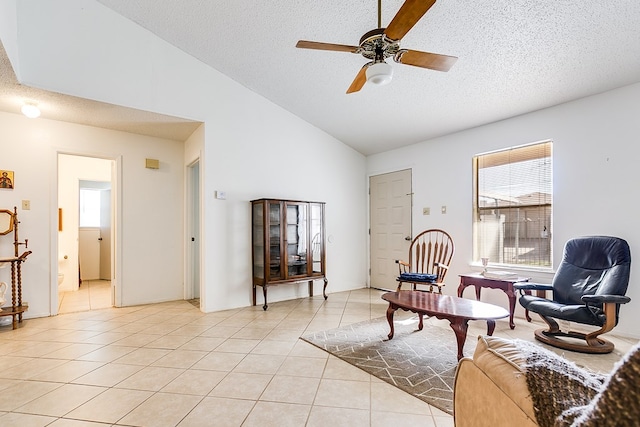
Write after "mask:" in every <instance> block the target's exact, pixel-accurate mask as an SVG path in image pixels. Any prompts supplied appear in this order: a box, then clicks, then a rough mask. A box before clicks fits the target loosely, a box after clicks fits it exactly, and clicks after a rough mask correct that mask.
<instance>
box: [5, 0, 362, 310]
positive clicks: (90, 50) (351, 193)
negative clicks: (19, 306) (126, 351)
mask: <svg viewBox="0 0 640 427" xmlns="http://www.w3.org/2000/svg"><path fill="white" fill-rule="evenodd" d="M7 1H9V0H7ZM11 3H14V4H15V6H14V8H15V9H16V10H17V19H16V21H17V25H16V27H17V33H18V34H17V35H16V34H14V33H13V32H12V31H11V29H12V27H11V25H7V26H5V28H4V31H3V29H2V28H0V36H1V37H2V41H3V43H5V41H6V42H8V43H10V44H11V43H15V44H18V45H19V49H18V48H17V47H15V46H12V47H10V48H8V49H7V53H8V55H9V56H10V59H11V61H12V63H13V64H18V65H19V68H20V75H19V77H20V78H21V79H22V83H25V84H29V85H34V86H37V87H41V88H45V89H49V90H55V91H58V92H61V93H66V94H71V95H76V96H80V97H84V98H89V99H96V100H100V101H105V102H110V103H113V104H117V105H124V106H129V107H134V108H140V109H144V110H148V111H154V112H158V113H163V114H170V115H174V116H178V117H186V118H192V119H197V120H201V121H203V122H204V123H205V126H204V128H202V129H201V130H200V132H202V133H203V140H201V144H200V142H198V143H197V144H196V145H197V146H198V147H199V148H201V149H200V150H199V151H201V153H202V156H203V157H202V161H201V173H202V179H203V181H202V204H203V208H202V209H203V216H202V218H203V224H202V228H201V229H202V230H203V237H204V239H203V242H204V247H203V252H202V256H203V259H202V265H203V274H202V277H203V280H204V290H203V296H202V299H203V301H202V303H203V307H204V309H205V310H206V311H212V310H220V309H227V308H232V307H240V306H246V305H248V304H250V302H251V280H250V276H249V275H250V272H251V266H250V262H251V253H250V251H249V244H250V236H251V235H250V232H249V227H250V224H249V201H250V200H251V199H254V198H260V197H281V198H292V199H303V200H318V201H324V202H326V203H327V206H326V212H327V235H331V236H333V243H332V244H330V245H329V246H328V248H327V265H328V266H327V274H328V278H329V288H328V289H327V290H328V292H336V291H341V290H347V289H354V288H359V287H362V286H364V285H365V284H366V230H367V224H366V212H367V199H366V181H365V180H364V179H363V177H364V176H365V158H364V156H362V155H361V154H359V153H357V152H355V151H354V150H352V149H351V148H349V147H347V146H345V145H344V144H342V143H341V142H339V141H337V140H336V139H335V138H332V137H330V136H329V135H327V134H325V133H324V132H321V131H320V130H318V129H317V128H315V127H313V126H311V125H309V124H308V123H306V122H304V121H302V120H301V119H300V118H298V117H296V116H294V115H292V114H291V113H289V112H287V111H285V110H283V109H282V108H280V107H278V106H276V105H274V104H272V103H271V102H269V101H267V100H266V99H264V98H262V97H260V96H259V95H257V94H255V93H253V92H251V91H250V90H248V89H246V88H244V87H242V86H241V85H239V84H238V83H237V82H235V81H233V80H231V79H229V78H227V77H226V76H224V75H222V74H221V73H219V72H217V71H216V70H213V69H211V68H210V67H208V66H205V65H204V64H202V63H201V62H199V61H197V60H196V59H194V58H192V57H190V56H188V55H186V54H185V53H184V52H182V51H180V50H178V49H176V48H175V47H173V46H170V45H168V44H167V43H166V42H164V41H162V40H160V39H158V38H157V37H155V36H154V35H153V34H151V33H149V32H148V31H146V30H144V29H142V28H140V27H139V26H137V25H136V24H134V23H133V22H131V21H129V20H127V19H124V18H122V17H121V16H119V15H117V14H115V13H114V12H113V11H111V10H110V9H107V8H106V7H104V6H103V5H101V4H99V3H97V2H95V1H88V0H61V1H57V2H55V3H52V2H49V1H43V0H21V1H19V2H16V1H15V0H14V1H13V2H11ZM0 24H2V22H1V21H0ZM10 24H11V23H10ZM7 34H8V35H7ZM113 34H118V35H119V36H118V37H113ZM11 52H14V53H13V57H12V54H11ZM205 129H206V131H204V130H205ZM187 150H188V156H189V161H191V158H192V157H193V152H194V151H192V147H191V145H189V148H188V149H187ZM196 151H198V150H196ZM149 157H152V156H149ZM181 161H184V162H187V157H186V156H184V159H183V156H181ZM180 168H181V173H182V176H184V169H185V168H184V163H183V164H182V165H181V166H180ZM216 190H224V191H226V192H227V200H216V199H215V198H214V191H216ZM123 191H124V192H125V194H126V195H130V197H134V196H136V195H139V196H140V198H141V199H142V197H143V196H144V194H143V193H140V194H138V193H132V192H131V190H129V189H128V187H124V189H123ZM134 203H136V202H134ZM180 208H181V209H182V208H183V207H182V204H181V206H180ZM143 212H144V211H141V213H143ZM136 219H138V218H136ZM128 226H130V225H129V224H127V223H125V224H123V227H128ZM123 233H126V230H125V231H123ZM123 256H124V257H126V256H131V254H124V255H123ZM136 276H137V275H136ZM305 289H306V286H305V285H299V286H297V287H295V286H283V287H278V288H274V289H273V291H272V292H270V293H269V299H270V301H277V300H283V299H290V298H295V297H297V296H302V295H304V294H305ZM319 292H320V291H319V290H318V293H319ZM133 297H135V298H139V297H142V295H138V294H136V295H135V296H134V295H132V298H133ZM152 297H153V295H149V294H147V295H146V298H147V299H149V298H152ZM176 297H178V296H176ZM180 297H181V296H180ZM135 298H134V299H135ZM136 300H138V299H136Z"/></svg>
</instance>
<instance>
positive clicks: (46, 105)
mask: <svg viewBox="0 0 640 427" xmlns="http://www.w3.org/2000/svg"><path fill="white" fill-rule="evenodd" d="M30 101H31V102H34V103H37V104H38V107H39V108H40V110H41V113H42V115H41V117H42V118H46V119H51V120H59V121H63V122H70V123H78V124H82V125H87V126H95V127H100V128H106V129H113V130H120V131H124V132H130V133H136V134H141V135H147V136H155V137H158V138H165V139H172V140H175V141H185V140H186V139H187V138H189V136H190V135H191V134H192V133H193V131H195V130H196V129H197V128H198V126H200V123H199V122H194V121H191V120H186V119H181V118H177V117H171V116H166V115H162V114H155V113H150V112H148V111H141V110H136V109H133V108H125V107H120V106H116V105H111V104H106V103H104V102H97V101H91V100H88V99H83V98H77V97H75V96H69V95H62V94H59V93H55V92H50V91H46V90H42V89H37V88H33V87H29V86H24V85H22V84H20V83H19V82H18V80H17V79H16V75H15V73H14V71H13V68H12V67H11V62H10V61H9V58H8V57H7V53H6V51H5V50H4V47H3V46H2V43H0V111H5V112H8V113H15V114H20V108H21V107H22V105H23V104H24V103H25V102H30Z"/></svg>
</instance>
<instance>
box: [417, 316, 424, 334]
mask: <svg viewBox="0 0 640 427" xmlns="http://www.w3.org/2000/svg"><path fill="white" fill-rule="evenodd" d="M422 318H423V314H422V313H418V319H419V320H420V321H419V322H418V330H419V331H421V330H422V328H423V327H424V322H423V321H422Z"/></svg>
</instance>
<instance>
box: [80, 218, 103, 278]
mask: <svg viewBox="0 0 640 427" xmlns="http://www.w3.org/2000/svg"><path fill="white" fill-rule="evenodd" d="M78 239H79V248H78V256H79V258H80V277H81V278H82V280H98V279H99V278H100V240H99V239H100V228H99V227H82V228H80V232H79V236H78Z"/></svg>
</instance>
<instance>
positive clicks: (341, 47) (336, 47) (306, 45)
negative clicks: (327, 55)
mask: <svg viewBox="0 0 640 427" xmlns="http://www.w3.org/2000/svg"><path fill="white" fill-rule="evenodd" d="M296 47H299V48H302V49H318V50H333V51H337V52H351V53H356V52H357V50H358V49H360V46H349V45H346V44H333V43H322V42H310V41H308V40H299V41H298V43H297V44H296Z"/></svg>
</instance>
